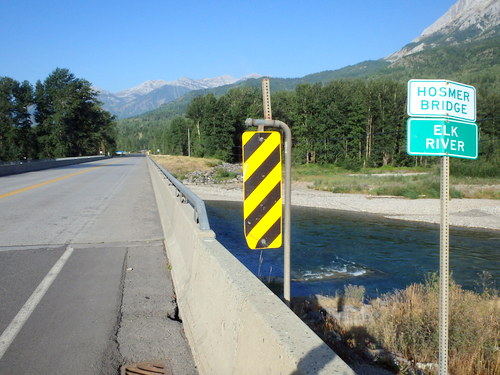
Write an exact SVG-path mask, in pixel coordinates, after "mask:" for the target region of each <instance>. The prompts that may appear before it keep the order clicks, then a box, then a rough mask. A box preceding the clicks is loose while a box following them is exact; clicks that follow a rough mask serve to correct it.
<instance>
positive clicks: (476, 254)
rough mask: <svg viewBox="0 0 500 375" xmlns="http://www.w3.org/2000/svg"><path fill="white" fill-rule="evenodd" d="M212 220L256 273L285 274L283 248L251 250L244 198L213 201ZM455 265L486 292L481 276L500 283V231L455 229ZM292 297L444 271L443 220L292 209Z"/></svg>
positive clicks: (457, 275)
mask: <svg viewBox="0 0 500 375" xmlns="http://www.w3.org/2000/svg"><path fill="white" fill-rule="evenodd" d="M205 203H206V205H207V212H208V215H209V220H210V226H211V228H212V229H213V230H214V232H215V233H216V235H217V239H218V240H219V242H221V243H222V244H223V245H224V246H225V247H226V248H227V249H228V250H229V251H230V252H231V253H232V254H233V255H234V256H235V257H236V258H237V259H239V260H240V261H241V262H242V263H243V264H244V265H245V266H246V267H247V268H248V269H250V271H252V272H253V273H254V274H255V275H257V276H259V277H261V278H263V279H264V280H266V279H273V278H278V279H281V278H282V277H283V249H282V248H281V249H273V250H263V251H261V250H249V249H248V247H247V246H246V242H245V239H244V235H243V219H242V215H243V206H242V203H241V202H222V201H207V202H205ZM450 233H451V235H450V237H451V238H450V270H451V272H452V277H453V279H454V280H455V281H456V282H457V283H458V284H460V285H462V286H463V287H464V288H466V289H472V290H477V291H481V290H482V285H483V284H484V282H483V281H481V278H480V277H479V275H480V274H482V273H483V271H487V272H489V273H490V274H491V278H490V279H488V280H486V284H487V286H489V287H492V286H496V287H499V286H500V251H499V250H500V241H499V240H500V232H498V231H486V230H471V229H456V228H452V229H451V231H450ZM291 253H292V255H291V279H292V286H291V291H292V296H306V295H311V294H323V295H335V293H336V291H337V290H338V289H340V290H342V289H343V287H344V285H347V284H352V285H363V286H364V287H365V288H366V294H367V295H368V296H371V297H376V296H379V295H381V294H383V293H386V292H389V291H392V290H395V289H403V288H405V287H406V286H407V285H410V284H411V283H415V282H424V280H425V278H426V276H427V275H428V274H429V273H432V272H439V226H438V225H431V224H420V223H414V222H405V221H399V220H390V219H384V218H382V217H380V216H378V215H371V214H364V213H363V214H360V213H351V212H346V211H337V210H329V209H317V208H305V207H294V208H292V245H291Z"/></svg>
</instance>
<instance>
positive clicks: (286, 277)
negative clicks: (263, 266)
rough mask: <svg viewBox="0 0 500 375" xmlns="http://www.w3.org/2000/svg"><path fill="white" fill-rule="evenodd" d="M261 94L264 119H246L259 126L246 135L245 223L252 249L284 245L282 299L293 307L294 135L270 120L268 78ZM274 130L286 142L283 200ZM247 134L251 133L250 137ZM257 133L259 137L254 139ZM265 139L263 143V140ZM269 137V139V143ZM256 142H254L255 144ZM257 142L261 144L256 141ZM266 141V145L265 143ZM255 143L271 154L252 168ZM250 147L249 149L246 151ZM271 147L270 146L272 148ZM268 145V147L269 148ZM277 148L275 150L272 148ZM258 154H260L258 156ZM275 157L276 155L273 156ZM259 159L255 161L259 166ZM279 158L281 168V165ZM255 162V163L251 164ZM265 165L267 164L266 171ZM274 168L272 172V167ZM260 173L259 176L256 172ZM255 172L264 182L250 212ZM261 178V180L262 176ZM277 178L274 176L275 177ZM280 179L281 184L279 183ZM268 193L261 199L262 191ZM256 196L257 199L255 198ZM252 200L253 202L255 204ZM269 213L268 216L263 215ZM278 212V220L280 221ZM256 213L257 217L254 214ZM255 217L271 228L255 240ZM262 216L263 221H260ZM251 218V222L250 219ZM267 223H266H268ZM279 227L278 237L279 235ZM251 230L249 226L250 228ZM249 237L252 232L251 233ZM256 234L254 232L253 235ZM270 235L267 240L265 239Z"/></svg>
mask: <svg viewBox="0 0 500 375" xmlns="http://www.w3.org/2000/svg"><path fill="white" fill-rule="evenodd" d="M262 94H263V105H264V117H265V119H263V120H256V119H251V118H249V119H247V120H246V121H245V125H246V126H257V129H258V130H257V132H245V133H243V180H244V195H245V200H244V202H243V211H244V215H243V216H244V220H245V224H244V225H245V237H246V238H247V244H248V245H249V247H250V248H254V249H255V248H259V249H265V248H273V247H279V246H281V244H282V242H281V241H283V251H284V265H283V298H284V300H285V303H286V304H287V306H290V299H291V293H290V253H291V249H290V247H291V206H292V198H291V196H292V132H291V131H290V128H289V127H288V125H287V124H285V123H284V122H281V121H277V120H272V119H271V99H270V89H269V79H267V78H264V80H263V81H262ZM266 126H268V127H274V128H279V129H281V130H282V132H283V135H284V140H285V142H284V143H285V147H284V148H285V184H284V185H285V186H284V195H285V197H284V200H283V201H282V198H281V143H280V144H279V149H278V153H277V154H276V149H277V148H278V146H277V144H273V143H271V142H272V140H270V139H272V138H275V139H276V137H279V139H280V140H281V134H279V133H278V132H266V131H264V129H265V127H266ZM247 133H248V134H247ZM269 133H271V134H272V133H274V134H275V135H270V134H269ZM255 134H257V138H256V136H255ZM261 138H262V141H261V140H260V139H261ZM266 138H267V140H266ZM252 139H253V141H252ZM256 140H258V142H257V141H256ZM264 141H265V142H264ZM252 143H253V144H254V147H253V148H258V147H257V144H258V143H262V146H264V143H267V145H266V146H265V148H262V150H263V151H264V152H263V153H262V155H264V156H265V155H268V156H267V157H259V158H260V159H261V161H262V163H261V164H260V165H250V164H248V163H246V160H247V156H246V155H248V154H249V152H245V149H247V150H248V151H250V149H251V147H250V146H251V145H252ZM247 145H248V146H249V147H248V148H247ZM269 145H271V146H269ZM268 146H269V147H268ZM273 146H274V148H273ZM266 147H268V149H267V151H265V150H266ZM256 155H257V154H256ZM273 155H274V156H273ZM259 158H257V157H256V158H254V159H255V160H257V163H259V161H258V160H259ZM278 158H279V166H278V161H277V160H278ZM252 163H253V162H252ZM264 164H266V165H268V166H267V167H266V168H264ZM270 166H272V168H271V169H269V167H270ZM257 170H260V173H255V172H257ZM252 171H253V172H254V173H253V175H255V179H262V183H260V184H259V186H260V187H256V188H255V189H254V191H255V193H252V195H253V197H251V196H250V195H249V196H248V198H251V199H249V201H248V203H249V205H248V207H249V208H248V210H247V209H246V208H245V207H246V204H247V203H246V201H247V191H249V190H247V185H248V189H251V188H252V186H253V184H254V182H252V181H250V180H251V179H252V177H251V176H250V175H251V174H252V173H251V172H252ZM259 176H260V177H259ZM273 176H274V177H273ZM278 176H279V183H278ZM266 191H267V194H264V195H262V196H261V197H258V196H259V195H260V194H261V193H262V192H266ZM255 197H257V198H256V199H255V200H254V198H255ZM252 200H254V201H253V202H252ZM264 211H265V212H266V214H265V215H262V213H264ZM278 211H279V219H278ZM254 213H255V215H254ZM282 213H283V235H282V234H281V230H282V220H281V214H282ZM254 216H256V217H257V216H258V217H259V218H258V219H259V221H262V223H263V225H267V226H268V227H269V230H268V232H269V234H270V236H267V235H268V233H267V232H266V233H264V234H263V236H262V237H261V238H260V239H258V240H257V241H255V239H254V238H251V236H248V235H247V229H246V228H247V224H248V222H250V224H248V225H251V223H253V222H255V220H254V219H255V218H254ZM260 217H261V218H260ZM248 219H251V220H248ZM266 223H267V224H266ZM278 227H279V234H278ZM249 228H250V227H249ZM248 233H249V234H250V231H249V232H248ZM254 233H257V231H255V230H254V232H253V233H252V235H253V234H254ZM275 235H276V236H275ZM266 236H267V237H266ZM253 245H255V247H252V246H253Z"/></svg>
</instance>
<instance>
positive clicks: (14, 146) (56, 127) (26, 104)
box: [0, 68, 116, 161]
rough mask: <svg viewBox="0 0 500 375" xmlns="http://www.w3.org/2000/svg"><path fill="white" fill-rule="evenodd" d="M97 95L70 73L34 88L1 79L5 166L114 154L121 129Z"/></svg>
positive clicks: (0, 157)
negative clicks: (18, 161)
mask: <svg viewBox="0 0 500 375" xmlns="http://www.w3.org/2000/svg"><path fill="white" fill-rule="evenodd" d="M97 95H98V93H97V92H96V91H94V90H93V89H92V87H91V84H90V82H88V81H86V80H84V79H79V78H76V77H75V76H74V75H73V74H72V73H70V72H69V70H67V69H59V68H58V69H56V70H54V72H52V73H51V74H50V75H49V76H48V77H47V78H46V79H45V81H43V82H41V81H38V82H37V83H36V86H35V89H33V87H32V86H31V85H30V83H29V82H28V81H24V82H22V83H19V82H17V81H15V80H13V79H12V78H9V77H0V161H16V160H27V159H28V160H29V159H37V158H55V157H68V156H84V155H97V154H99V153H100V152H101V153H103V154H105V153H108V152H109V153H113V152H114V151H115V137H116V128H115V126H116V124H115V122H114V119H113V116H111V114H110V113H109V112H106V111H104V110H103V109H102V108H101V103H100V102H99V101H98V100H97ZM33 110H34V114H33Z"/></svg>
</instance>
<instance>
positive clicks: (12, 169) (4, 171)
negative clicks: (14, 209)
mask: <svg viewBox="0 0 500 375" xmlns="http://www.w3.org/2000/svg"><path fill="white" fill-rule="evenodd" d="M107 158H108V157H107V156H81V157H74V158H57V159H47V160H33V161H28V162H13V163H10V164H2V165H0V176H7V175H11V174H18V173H25V172H34V171H40V170H42V169H49V168H57V167H64V166H66V165H73V164H80V163H88V162H91V161H97V160H102V159H107Z"/></svg>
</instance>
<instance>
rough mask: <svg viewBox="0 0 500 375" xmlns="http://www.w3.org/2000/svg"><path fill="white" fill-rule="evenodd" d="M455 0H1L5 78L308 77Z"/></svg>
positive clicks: (113, 85) (383, 43)
mask: <svg viewBox="0 0 500 375" xmlns="http://www.w3.org/2000/svg"><path fill="white" fill-rule="evenodd" d="M453 3H455V0H418V1H417V0H378V1H372V0H342V1H341V0H330V1H328V0H309V1H305V0H304V1H298V0H297V1H296V0H288V1H284V0H267V1H266V0H255V1H250V0H249V1H243V0H232V1H231V0H220V1H217V0H206V1H202V0H197V1H195V0H177V1H170V0H137V1H133V0H79V1H73V0H64V1H63V0H43V1H42V0H2V1H1V3H0V28H1V31H0V76H8V77H11V78H14V79H16V80H19V81H23V80H28V81H30V82H32V83H35V82H36V81H37V80H38V79H40V80H43V79H45V78H46V77H47V76H48V75H49V74H50V73H51V72H52V71H53V70H54V69H55V68H57V67H60V68H68V69H69V70H70V71H71V72H72V73H73V74H75V75H76V76H77V77H78V78H85V79H87V80H88V81H90V82H91V83H92V84H94V85H95V86H97V87H99V88H102V89H105V90H109V91H112V92H116V91H119V90H123V89H126V88H130V87H132V86H136V85H138V84H140V83H142V82H144V81H146V80H150V79H163V80H166V81H173V80H175V79H177V78H180V77H191V78H194V79H201V78H208V77H215V76H219V75H223V74H230V75H232V76H234V77H236V78H239V77H241V76H243V75H246V74H250V73H259V74H262V75H269V76H273V77H286V78H290V77H302V76H304V75H306V74H310V73H316V72H319V71H323V70H334V69H339V68H342V67H344V66H347V65H352V64H356V63H358V62H361V61H364V60H372V59H379V58H382V57H385V56H387V55H389V54H390V53H392V52H394V51H397V50H398V49H400V48H401V47H403V46H404V45H405V44H407V43H408V42H410V41H411V40H412V39H414V38H415V37H417V36H419V35H420V33H421V32H422V31H423V30H424V29H425V28H426V27H427V26H429V25H431V24H432V23H433V22H434V21H435V20H437V19H438V18H439V17H440V16H441V15H443V14H444V13H445V12H446V11H447V10H448V9H449V8H450V6H451V5H453Z"/></svg>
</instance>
